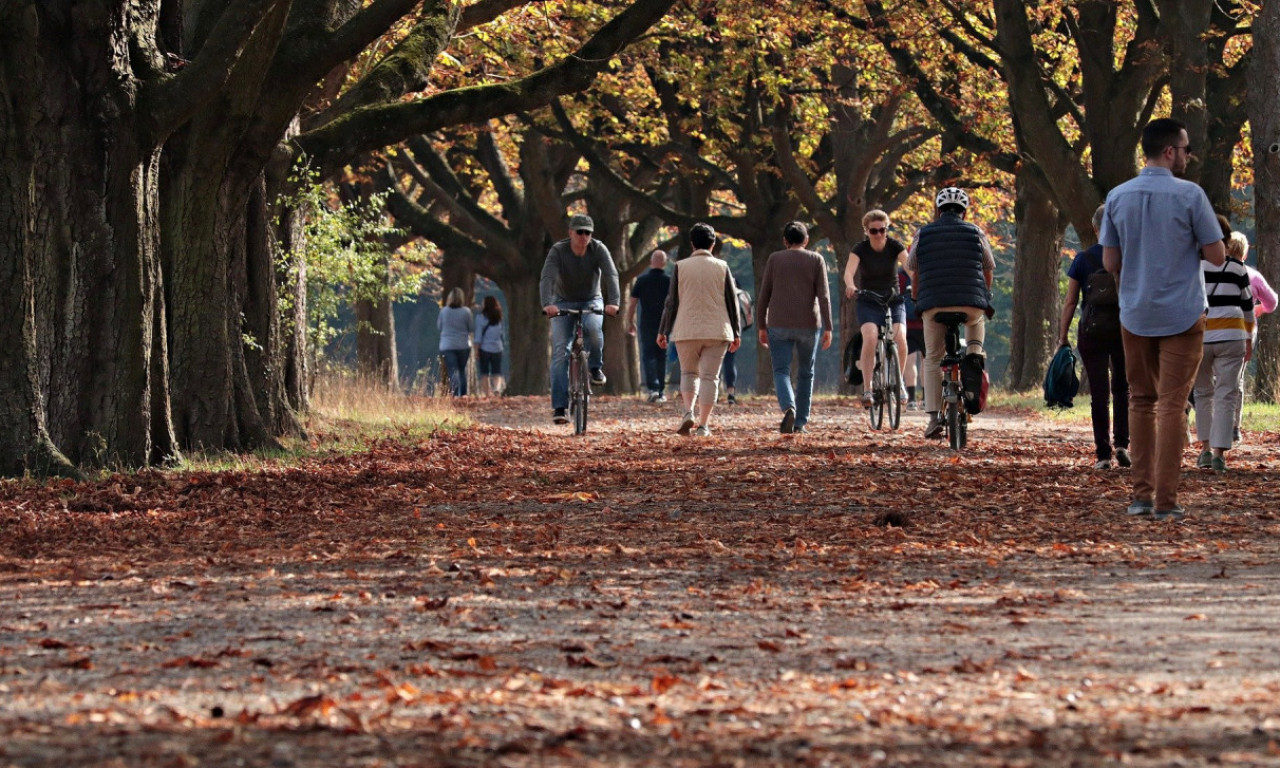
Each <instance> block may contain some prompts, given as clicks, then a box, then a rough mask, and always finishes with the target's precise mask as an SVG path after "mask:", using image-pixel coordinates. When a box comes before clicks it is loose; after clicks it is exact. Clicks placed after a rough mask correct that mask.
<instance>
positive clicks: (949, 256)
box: [907, 187, 996, 438]
mask: <svg viewBox="0 0 1280 768" xmlns="http://www.w3.org/2000/svg"><path fill="white" fill-rule="evenodd" d="M934 205H935V207H936V208H937V213H938V215H937V218H936V219H935V220H934V221H932V222H930V223H929V224H926V225H925V226H923V227H921V228H920V231H919V232H917V233H916V238H915V240H914V241H913V242H912V243H911V251H910V254H909V256H908V258H907V271H908V272H909V273H911V290H912V296H913V298H914V299H915V301H916V310H917V311H918V312H919V313H920V316H921V317H922V318H923V319H924V347H925V356H924V404H925V410H926V411H928V412H929V425H928V426H927V427H925V431H924V436H925V437H927V438H939V437H942V433H943V430H944V429H945V426H944V422H943V420H942V419H941V418H940V417H939V415H938V414H939V411H940V410H941V400H942V395H941V393H942V372H941V369H940V365H941V363H942V355H943V353H944V352H945V347H946V328H945V327H944V326H943V325H942V324H941V323H938V322H935V321H934V316H935V315H937V314H938V313H939V312H961V313H963V314H964V315H965V316H966V317H967V318H968V320H967V321H966V322H965V334H964V335H965V338H966V339H967V340H968V347H969V348H968V351H969V352H970V353H973V354H978V355H985V353H984V352H983V350H982V341H983V339H984V338H985V334H986V319H987V318H988V317H990V316H991V315H992V314H994V312H995V309H994V308H993V307H992V306H991V280H992V277H993V275H994V273H995V266H996V262H995V258H994V257H993V256H992V255H991V244H990V243H989V242H988V241H987V235H986V233H985V232H983V231H982V229H981V228H980V227H978V226H977V225H976V224H972V223H970V222H967V221H965V220H964V219H965V215H966V214H967V213H968V210H969V195H968V194H967V193H966V192H965V191H964V190H962V189H958V188H956V187H947V188H946V189H943V190H942V191H940V192H939V193H938V196H937V197H936V198H935V199H934Z"/></svg>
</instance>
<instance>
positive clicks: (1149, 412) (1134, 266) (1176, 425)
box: [1098, 118, 1226, 520]
mask: <svg viewBox="0 0 1280 768" xmlns="http://www.w3.org/2000/svg"><path fill="white" fill-rule="evenodd" d="M1142 154H1143V156H1144V157H1145V160H1146V162H1145V165H1144V167H1143V169H1142V172H1141V173H1139V174H1138V176H1137V177H1135V178H1133V179H1130V180H1129V181H1126V182H1125V183H1123V184H1121V185H1119V186H1118V187H1116V188H1115V189H1112V190H1111V192H1110V194H1108V195H1107V202H1106V209H1105V211H1104V213H1103V216H1102V229H1101V231H1100V233H1099V236H1098V240H1099V242H1100V243H1102V263H1103V266H1105V267H1106V268H1107V271H1109V272H1111V273H1112V274H1114V275H1115V276H1116V282H1117V284H1118V286H1119V289H1120V335H1121V339H1122V341H1123V342H1124V358H1125V372H1126V374H1127V375H1128V378H1129V447H1130V452H1131V455H1132V460H1133V497H1132V498H1133V501H1132V503H1131V504H1129V508H1128V510H1127V511H1128V514H1130V515H1133V516H1135V517H1154V518H1156V519H1158V520H1177V519H1180V518H1182V517H1183V516H1184V515H1185V514H1186V510H1185V509H1183V508H1182V507H1181V506H1179V504H1178V482H1179V473H1180V472H1181V469H1182V451H1183V447H1184V441H1185V440H1186V435H1187V415H1186V410H1185V406H1186V403H1187V395H1188V394H1189V393H1190V392H1191V387H1192V385H1193V384H1194V383H1195V377H1196V371H1197V370H1198V368H1199V366H1200V356H1201V354H1202V352H1203V340H1204V330H1205V319H1204V313H1205V310H1206V309H1207V308H1208V301H1207V297H1206V295H1205V288H1204V277H1203V275H1202V272H1201V267H1200V259H1201V258H1204V259H1205V260H1206V261H1208V262H1209V263H1210V264H1213V265H1215V266H1221V265H1222V264H1223V263H1224V262H1225V261H1226V248H1225V247H1224V246H1223V244H1222V229H1221V227H1220V226H1219V225H1218V220H1217V218H1216V217H1215V216H1214V213H1213V207H1212V206H1211V205H1210V204H1209V198H1208V196H1207V195H1205V193H1204V190H1203V189H1201V188H1200V187H1199V186H1198V185H1196V184H1194V183H1192V182H1190V181H1186V180H1184V179H1180V178H1177V177H1178V176H1180V175H1182V173H1183V172H1184V171H1185V170H1186V168H1187V158H1188V157H1189V156H1190V155H1191V147H1190V145H1189V143H1188V141H1187V129H1186V126H1184V125H1183V124H1182V123H1180V122H1178V121H1177V120H1172V119H1170V118H1159V119H1156V120H1152V121H1151V122H1150V123H1148V124H1147V125H1146V127H1145V128H1143V129H1142ZM1202 254H1203V256H1202Z"/></svg>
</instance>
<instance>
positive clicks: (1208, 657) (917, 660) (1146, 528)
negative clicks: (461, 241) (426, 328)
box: [0, 398, 1280, 767]
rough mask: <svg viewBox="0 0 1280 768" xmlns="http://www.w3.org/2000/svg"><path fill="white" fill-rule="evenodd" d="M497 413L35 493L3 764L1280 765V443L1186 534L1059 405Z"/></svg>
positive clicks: (1190, 477)
mask: <svg viewBox="0 0 1280 768" xmlns="http://www.w3.org/2000/svg"><path fill="white" fill-rule="evenodd" d="M466 407H467V408H468V409H469V410H471V411H472V416H473V418H475V420H476V422H477V424H478V425H479V426H477V427H476V428H475V429H472V430H467V431H464V432H460V433H453V434H445V433H441V434H438V435H436V436H435V437H433V438H431V439H429V440H424V441H422V442H421V443H419V444H416V445H411V446H404V445H398V444H394V443H391V442H387V443H380V444H377V445H373V446H370V448H369V450H368V451H367V452H364V453H360V454H357V455H336V454H335V455H332V456H328V457H325V458H319V459H316V460H311V461H307V462H304V463H303V464H301V465H300V466H297V467H293V468H279V469H267V470H264V471H260V472H257V471H255V472H252V473H235V472H230V473H220V474H160V473H147V474H142V475H135V476H118V477H114V478H112V479H110V480H108V481H104V482H100V483H95V484H84V485H73V484H67V483H62V484H58V483H55V484H52V485H49V486H33V485H31V484H29V483H5V484H2V485H0V766H54V765H57V766H65V765H95V766H238V765H253V766H258V765H269V766H282V767H284V766H303V765H317V766H319V765H326V766H327V765H335V766H406V767H407V766H428V765H431V766H434V765H444V766H544V765H568V766H605V765H608V766H614V765H624V766H625V765H650V766H695V765H697V766H703V765H717V766H719V765H723V766H736V765H802V766H803V765H813V766H820V765H864V764H872V765H919V764H937V763H941V762H944V761H945V762H946V763H948V764H950V765H962V766H963V765H972V766H996V765H1026V766H1039V765H1048V764H1059V765H1111V764H1116V763H1126V764H1131V765H1149V766H1166V765H1220V764H1232V763H1238V764H1247V765H1259V764H1276V765H1280V663H1277V643H1276V640H1275V636H1276V633H1277V629H1278V628H1280V626H1278V625H1280V565H1277V561H1278V560H1280V558H1278V557H1277V555H1280V541H1278V539H1277V534H1278V533H1280V517H1277V510H1280V506H1278V505H1277V501H1280V489H1278V488H1277V486H1276V483H1275V478H1276V475H1275V471H1276V469H1277V456H1276V452H1277V444H1278V443H1280V437H1278V436H1277V435H1274V434H1267V433H1258V432H1246V442H1245V444H1244V445H1243V446H1242V447H1241V448H1240V449H1238V450H1237V451H1235V452H1233V454H1232V456H1231V458H1232V462H1231V472H1230V473H1229V474H1228V475H1226V476H1225V477H1216V476H1214V475H1212V474H1206V473H1199V472H1197V471H1195V470H1192V469H1187V470H1186V472H1185V475H1184V484H1183V488H1184V493H1183V502H1184V504H1185V505H1186V506H1188V507H1189V508H1190V510H1191V514H1190V516H1189V517H1188V518H1187V519H1186V520H1185V521H1183V522H1181V523H1170V522H1159V523H1157V522H1151V521H1137V520H1131V519H1126V517H1125V516H1124V514H1123V507H1124V505H1125V504H1126V503H1127V501H1128V492H1127V491H1128V476H1127V474H1126V472H1124V471H1123V470H1116V471H1111V472H1094V471H1092V470H1091V469H1087V467H1088V466H1089V465H1090V464H1091V461H1090V454H1091V451H1090V447H1089V443H1090V440H1089V437H1088V434H1087V432H1086V430H1085V429H1084V428H1081V427H1062V426H1061V425H1059V424H1056V423H1054V422H1051V421H1046V420H1039V419H1037V418H1036V417H1035V416H1033V415H1023V414H984V415H983V416H982V417H980V418H979V419H978V420H977V421H976V422H975V424H974V427H973V429H972V431H971V449H970V450H968V451H966V452H965V453H964V454H963V455H959V456H956V455H954V454H953V453H951V452H950V451H948V450H946V449H945V448H944V447H943V446H942V445H941V444H939V443H937V442H926V441H925V440H923V439H922V438H921V437H920V431H921V427H922V421H921V417H920V416H919V415H917V414H914V413H912V414H909V421H908V422H907V423H906V424H905V425H904V429H903V431H901V432H899V433H890V432H879V433H876V432H871V431H870V430H869V429H868V428H867V426H866V417H865V415H864V414H863V412H862V411H861V409H859V408H857V407H856V406H855V405H854V404H853V402H852V401H847V400H838V399H836V400H833V399H824V400H821V401H820V402H819V404H818V407H817V412H816V414H815V423H814V424H813V427H814V431H813V432H812V433H810V434H807V435H794V436H789V435H779V434H777V430H776V427H777V414H776V412H775V407H774V405H773V404H772V403H771V402H770V401H769V400H767V399H764V398H759V399H756V398H752V399H750V400H748V401H747V402H746V403H745V404H744V405H740V406H738V407H736V408H733V409H727V408H721V409H720V410H719V411H718V412H717V414H716V420H715V427H716V431H715V436H713V437H711V438H707V439H695V438H682V437H680V436H678V435H675V434H673V432H672V430H673V429H674V428H675V426H676V425H677V424H676V411H675V407H674V406H673V405H670V404H667V405H662V406H658V405H647V404H644V403H642V402H639V401H637V400H635V399H631V398H626V399H617V398H604V399H601V400H599V401H597V408H596V411H595V414H594V415H595V422H594V423H593V431H592V432H591V433H590V434H589V435H588V436H585V437H582V438H574V437H572V436H571V435H569V434H567V432H566V428H564V427H552V426H551V425H550V424H549V423H548V421H549V420H548V419H547V415H548V408H547V403H546V400H545V398H508V399H504V400H501V401H490V402H476V401H473V402H470V403H468V404H467V405H466ZM1077 407H1083V406H1077ZM317 439H318V441H320V443H321V445H322V446H323V443H324V440H325V439H326V438H325V436H324V435H317ZM1193 461H1194V456H1193V454H1192V453H1190V452H1188V453H1187V456H1186V460H1185V461H1184V465H1185V466H1187V467H1190V466H1191V464H1192V463H1193Z"/></svg>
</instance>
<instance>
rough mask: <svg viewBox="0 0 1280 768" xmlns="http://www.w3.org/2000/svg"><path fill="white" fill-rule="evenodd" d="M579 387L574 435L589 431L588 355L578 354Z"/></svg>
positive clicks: (576, 395) (576, 398)
mask: <svg viewBox="0 0 1280 768" xmlns="http://www.w3.org/2000/svg"><path fill="white" fill-rule="evenodd" d="M577 367H578V387H577V389H575V390H574V396H573V401H574V409H573V434H575V435H581V434H583V433H584V432H586V431H587V403H589V402H590V401H591V384H590V382H588V381H587V355H586V353H585V352H580V353H579V354H578V366H577Z"/></svg>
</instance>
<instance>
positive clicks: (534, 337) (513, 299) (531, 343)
mask: <svg viewBox="0 0 1280 768" xmlns="http://www.w3.org/2000/svg"><path fill="white" fill-rule="evenodd" d="M539 277H540V276H539V275H536V274H534V275H526V276H524V277H519V278H513V279H510V280H504V281H503V282H501V283H500V284H501V285H502V291H503V293H505V294H506V296H507V309H508V321H507V328H508V341H509V343H508V345H507V350H508V353H509V355H510V371H509V373H510V377H509V380H508V382H507V392H508V393H509V394H512V395H548V396H550V393H551V383H550V382H551V380H550V378H548V377H549V373H550V370H551V357H550V355H551V341H550V339H551V336H550V334H551V330H550V329H551V324H550V322H548V320H547V318H545V317H543V315H542V303H541V300H540V299H539V296H538V281H539ZM548 402H550V401H548ZM548 407H550V406H548Z"/></svg>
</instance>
